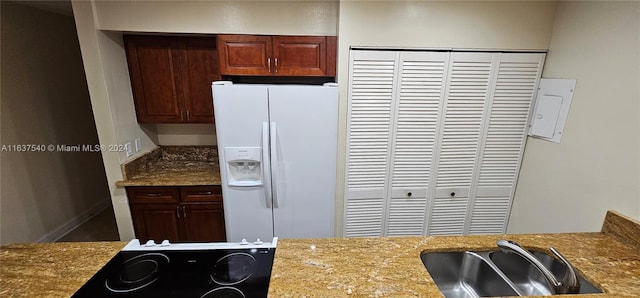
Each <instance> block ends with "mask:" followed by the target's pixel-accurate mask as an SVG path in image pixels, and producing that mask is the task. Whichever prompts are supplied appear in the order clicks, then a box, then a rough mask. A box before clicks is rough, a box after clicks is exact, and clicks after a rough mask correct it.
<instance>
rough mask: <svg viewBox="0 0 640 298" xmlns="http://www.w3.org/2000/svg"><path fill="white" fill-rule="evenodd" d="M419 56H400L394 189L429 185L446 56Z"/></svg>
mask: <svg viewBox="0 0 640 298" xmlns="http://www.w3.org/2000/svg"><path fill="white" fill-rule="evenodd" d="M421 54H422V55H411V56H409V57H406V58H404V57H405V56H402V57H403V61H402V68H401V74H400V75H401V77H400V92H399V96H398V100H399V103H398V112H397V124H396V131H395V133H396V135H395V144H394V148H395V150H394V156H393V158H394V163H393V171H392V177H391V185H392V187H394V188H397V187H428V184H429V177H430V170H431V159H432V157H433V151H434V145H435V138H436V124H437V121H438V108H439V106H440V101H441V97H442V91H443V85H444V77H443V75H444V74H445V69H444V68H445V66H446V65H445V62H446V61H445V59H446V55H443V54H438V53H436V54H434V53H421ZM411 58H413V59H411ZM416 58H419V59H416Z"/></svg>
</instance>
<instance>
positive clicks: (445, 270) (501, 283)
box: [421, 251, 518, 297]
mask: <svg viewBox="0 0 640 298" xmlns="http://www.w3.org/2000/svg"><path fill="white" fill-rule="evenodd" d="M485 254H486V253H485ZM421 258H422V263H424V265H425V266H426V267H427V270H428V271H429V273H431V276H432V277H433V280H434V281H435V282H436V284H437V285H438V288H440V291H442V293H443V294H444V295H445V296H446V297H486V296H518V292H517V290H516V289H515V287H514V286H512V285H510V284H509V283H508V282H507V281H506V280H505V279H504V278H503V277H502V276H500V273H499V271H497V270H495V269H494V268H492V265H491V263H490V262H488V261H487V258H486V257H485V256H482V255H480V254H478V253H475V252H470V251H465V252H434V253H424V254H422V256H421Z"/></svg>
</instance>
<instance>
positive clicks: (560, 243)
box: [0, 213, 640, 297]
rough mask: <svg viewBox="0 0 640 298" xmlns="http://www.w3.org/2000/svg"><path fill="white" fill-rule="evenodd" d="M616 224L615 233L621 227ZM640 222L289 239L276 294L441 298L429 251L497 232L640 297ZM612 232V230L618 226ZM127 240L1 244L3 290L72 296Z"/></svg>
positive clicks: (4, 293)
mask: <svg viewBox="0 0 640 298" xmlns="http://www.w3.org/2000/svg"><path fill="white" fill-rule="evenodd" d="M614 231H615V232H614ZM636 231H640V223H638V222H635V221H633V220H630V219H628V218H625V217H624V216H620V215H618V214H615V213H610V214H608V215H607V218H606V219H605V223H604V225H603V232H600V233H571V234H540V235H491V236H462V237H461V236H457V237H455V236H452V237H398V238H390V237H384V238H349V239H296V240H290V239H282V240H280V241H279V242H278V248H277V250H276V256H275V260H274V263H273V271H272V275H271V283H270V286H269V297H441V293H440V291H439V290H438V287H437V286H436V285H435V283H434V282H433V280H432V279H431V277H430V276H429V274H428V273H427V271H426V269H425V268H424V266H423V264H422V262H421V260H420V253H422V252H425V251H451V250H468V249H474V250H487V249H495V247H496V246H495V241H496V240H497V239H501V238H506V239H511V240H515V241H517V242H519V243H520V244H521V245H523V246H524V247H526V248H533V249H547V248H548V247H549V246H553V247H555V248H557V249H558V250H559V251H560V252H562V253H563V254H564V256H565V257H567V259H569V261H570V262H571V263H572V264H574V266H575V267H576V268H577V269H578V271H579V272H580V273H581V274H582V275H583V276H584V277H585V278H586V279H587V280H589V281H591V282H592V283H594V284H595V285H597V286H598V287H600V288H601V289H602V290H604V291H605V293H603V294H589V295H571V296H567V297H638V293H640V247H638V246H636V243H635V242H633V241H628V239H638V238H639V237H640V235H638V234H626V232H631V233H636ZM612 232H613V233H612ZM124 245H125V243H124V242H92V243H88V242H85V243H29V244H12V245H7V246H3V247H2V248H1V249H0V297H68V296H70V295H72V294H73V293H74V292H75V291H76V290H77V289H78V288H80V287H81V286H82V285H83V284H84V283H85V282H86V281H87V280H89V278H90V277H91V276H93V274H95V272H96V271H97V270H98V269H99V268H101V267H102V266H103V265H104V264H105V263H106V262H107V261H108V260H109V259H110V258H111V257H112V256H114V255H115V254H116V253H117V252H118V251H119V250H120V249H121V248H122V247H123V246H124Z"/></svg>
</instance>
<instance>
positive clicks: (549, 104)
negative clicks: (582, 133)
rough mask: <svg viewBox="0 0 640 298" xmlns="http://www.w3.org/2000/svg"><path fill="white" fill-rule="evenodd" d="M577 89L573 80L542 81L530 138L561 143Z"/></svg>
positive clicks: (530, 129)
mask: <svg viewBox="0 0 640 298" xmlns="http://www.w3.org/2000/svg"><path fill="white" fill-rule="evenodd" d="M575 87H576V80H573V79H540V85H539V88H538V89H539V90H538V97H537V99H536V105H535V109H534V111H533V117H532V120H531V123H530V125H529V135H530V136H533V137H536V138H540V139H543V140H548V141H551V142H555V143H560V139H561V138H562V133H563V129H564V124H565V122H566V120H567V115H568V114H569V107H570V106H571V99H572V98H573V93H574V90H575Z"/></svg>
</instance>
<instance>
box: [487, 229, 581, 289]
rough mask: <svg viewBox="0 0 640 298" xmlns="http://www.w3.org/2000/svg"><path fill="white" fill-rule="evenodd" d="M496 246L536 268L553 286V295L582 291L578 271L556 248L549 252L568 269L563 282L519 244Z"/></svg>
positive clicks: (510, 243)
mask: <svg viewBox="0 0 640 298" xmlns="http://www.w3.org/2000/svg"><path fill="white" fill-rule="evenodd" d="M496 244H497V245H498V247H500V248H501V249H502V251H504V252H505V253H515V254H516V255H518V256H520V257H522V258H523V259H525V260H527V261H528V262H529V263H531V264H532V265H533V266H534V267H536V269H538V271H540V273H542V276H544V279H545V280H547V283H549V285H550V286H551V289H552V291H553V293H552V294H577V293H578V292H579V291H580V280H579V279H578V275H577V274H576V270H575V269H574V268H573V266H571V264H570V263H569V261H567V259H565V257H564V256H563V255H562V254H560V252H558V251H557V250H556V249H555V248H553V247H551V248H549V250H551V252H552V253H553V254H554V255H556V257H558V259H560V262H562V263H563V264H564V265H565V266H566V267H567V272H565V274H564V277H563V278H562V281H558V279H557V278H556V276H555V275H554V274H553V273H552V272H551V271H549V269H547V267H545V266H544V265H542V263H541V262H540V261H539V260H538V259H537V258H536V257H534V256H533V255H532V254H531V253H530V252H529V251H528V250H526V249H524V248H522V246H520V245H519V244H518V243H516V242H514V241H510V240H498V241H497V242H496Z"/></svg>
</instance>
